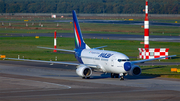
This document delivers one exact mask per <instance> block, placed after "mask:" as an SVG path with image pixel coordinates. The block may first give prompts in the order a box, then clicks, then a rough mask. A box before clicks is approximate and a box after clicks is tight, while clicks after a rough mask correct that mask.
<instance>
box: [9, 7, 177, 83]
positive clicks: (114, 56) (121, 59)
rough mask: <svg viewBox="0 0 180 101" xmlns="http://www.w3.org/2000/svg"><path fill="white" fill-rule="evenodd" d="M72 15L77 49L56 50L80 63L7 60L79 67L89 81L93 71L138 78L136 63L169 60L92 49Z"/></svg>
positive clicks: (78, 72)
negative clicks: (132, 56) (131, 59)
mask: <svg viewBox="0 0 180 101" xmlns="http://www.w3.org/2000/svg"><path fill="white" fill-rule="evenodd" d="M72 15H73V28H74V39H75V49H74V50H66V49H56V50H58V51H66V52H72V53H74V55H75V58H76V59H77V60H78V62H79V63H70V62H60V61H42V60H28V59H15V58H6V59H13V60H23V61H33V62H45V63H55V64H67V65H76V66H77V69H76V73H77V74H78V75H79V76H81V77H82V78H83V79H85V78H87V79H89V78H90V76H91V75H92V72H93V70H99V71H102V72H104V73H111V78H119V76H120V80H124V76H126V75H132V76H138V75H140V74H141V68H140V67H139V66H138V65H135V64H136V63H144V62H147V61H152V60H157V59H163V58H167V57H160V58H154V59H145V60H137V61H130V59H129V57H128V56H126V55H125V54H123V53H120V52H115V51H108V50H100V48H103V47H106V46H101V47H96V48H90V47H89V46H88V45H87V44H86V43H85V41H84V40H83V36H82V33H81V29H80V26H79V23H78V19H77V16H76V12H75V11H74V10H73V11H72ZM38 48H43V49H52V50H54V48H49V47H38ZM174 56H176V55H172V56H168V58H169V57H174Z"/></svg>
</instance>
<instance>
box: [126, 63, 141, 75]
mask: <svg viewBox="0 0 180 101" xmlns="http://www.w3.org/2000/svg"><path fill="white" fill-rule="evenodd" d="M140 74H141V68H140V67H139V66H137V65H133V66H132V68H131V70H130V71H129V75H132V76H138V75H140Z"/></svg>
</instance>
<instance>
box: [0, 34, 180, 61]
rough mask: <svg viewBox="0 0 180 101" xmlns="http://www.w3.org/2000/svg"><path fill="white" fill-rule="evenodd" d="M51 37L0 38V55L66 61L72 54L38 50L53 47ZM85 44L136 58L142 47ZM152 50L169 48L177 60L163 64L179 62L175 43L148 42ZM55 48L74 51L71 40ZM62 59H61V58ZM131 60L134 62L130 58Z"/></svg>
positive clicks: (60, 41) (102, 41) (105, 41)
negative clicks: (42, 47) (102, 47)
mask: <svg viewBox="0 0 180 101" xmlns="http://www.w3.org/2000/svg"><path fill="white" fill-rule="evenodd" d="M53 41H54V39H53V37H40V38H39V39H35V37H0V54H4V55H7V56H8V57H17V56H18V55H20V56H25V58H30V59H41V60H49V59H51V58H54V57H55V56H58V59H60V60H61V61H66V60H68V58H69V57H70V56H72V57H74V56H73V55H72V54H67V55H66V54H55V53H53V52H52V50H45V49H38V48H37V46H44V47H53V44H54V43H53ZM85 42H86V43H87V44H88V45H89V46H90V47H92V48H93V47H98V46H104V45H108V47H106V48H105V49H106V50H112V51H118V52H122V53H124V54H126V55H127V56H131V57H137V56H138V55H139V51H138V48H141V47H143V45H141V44H140V41H129V40H110V39H85ZM150 43H151V46H150V47H154V48H160V47H159V46H161V48H170V50H169V55H178V58H175V59H173V60H172V59H170V60H161V61H163V62H179V61H180V57H179V56H180V53H179V51H180V48H179V46H180V43H178V42H177V43H176V42H154V41H153V42H150ZM57 48H62V49H69V50H73V49H74V39H73V38H59V37H58V38H57ZM61 57H62V58H61ZM69 59H70V60H69V61H74V60H75V58H69ZM131 60H136V58H132V59H131Z"/></svg>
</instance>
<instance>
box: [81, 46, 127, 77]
mask: <svg viewBox="0 0 180 101" xmlns="http://www.w3.org/2000/svg"><path fill="white" fill-rule="evenodd" d="M81 59H82V61H83V63H84V64H95V65H98V66H99V67H100V68H101V69H102V71H103V72H109V73H118V74H119V73H126V72H127V71H125V69H124V63H125V62H127V61H129V58H128V57H127V56H126V55H125V54H123V53H119V52H114V51H107V50H95V49H84V50H82V52H81Z"/></svg>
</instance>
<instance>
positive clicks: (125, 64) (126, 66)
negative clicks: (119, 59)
mask: <svg viewBox="0 0 180 101" xmlns="http://www.w3.org/2000/svg"><path fill="white" fill-rule="evenodd" d="M124 69H125V70H126V71H129V70H130V69H131V63H130V62H125V63H124Z"/></svg>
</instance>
